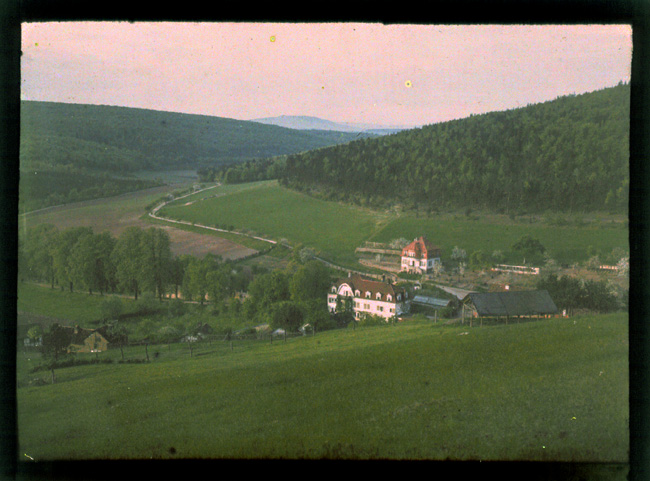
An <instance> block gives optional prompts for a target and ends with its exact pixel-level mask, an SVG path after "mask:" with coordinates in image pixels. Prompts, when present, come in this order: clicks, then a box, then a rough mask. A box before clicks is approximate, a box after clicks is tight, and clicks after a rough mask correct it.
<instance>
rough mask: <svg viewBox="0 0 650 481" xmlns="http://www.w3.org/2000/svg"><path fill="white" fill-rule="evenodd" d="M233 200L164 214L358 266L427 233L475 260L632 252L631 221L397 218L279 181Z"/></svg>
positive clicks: (237, 189) (185, 205) (240, 188)
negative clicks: (367, 249) (496, 255)
mask: <svg viewBox="0 0 650 481" xmlns="http://www.w3.org/2000/svg"><path fill="white" fill-rule="evenodd" d="M223 187H224V188H225V187H229V188H230V189H231V190H230V191H224V193H226V194H227V195H224V196H220V197H212V198H206V199H205V200H203V201H202V202H191V203H190V202H189V201H190V200H191V199H188V201H185V202H178V203H175V204H173V205H169V206H167V207H165V208H164V209H162V210H161V211H160V212H161V213H162V215H164V216H168V217H171V218H174V219H177V220H184V221H189V222H196V223H197V224H204V225H211V226H217V225H221V224H229V225H232V226H234V227H235V228H236V229H248V230H252V231H255V232H256V233H257V234H258V235H261V236H267V237H270V238H272V239H276V240H278V239H281V238H286V239H288V240H289V241H290V242H291V243H292V244H304V245H305V246H309V247H314V248H316V249H318V250H320V251H321V252H322V255H323V256H324V257H326V258H328V259H329V260H332V261H334V262H337V263H341V264H344V265H347V266H350V267H351V266H353V265H356V266H357V267H358V263H357V257H356V256H355V249H356V248H358V247H360V246H363V244H364V242H365V241H375V242H390V241H392V240H394V239H398V238H402V237H403V238H406V239H413V238H415V237H418V236H421V235H425V236H427V238H428V239H429V240H431V241H432V242H433V243H434V244H437V245H439V246H440V247H441V248H442V255H443V257H444V258H447V259H449V257H450V256H451V251H452V250H453V248H454V247H455V246H458V247H460V248H462V249H465V250H466V252H467V255H468V256H469V255H470V254H471V253H472V252H474V251H478V250H482V251H483V252H484V254H486V255H487V256H490V255H491V254H492V252H494V251H495V250H500V251H502V253H503V254H504V255H505V256H506V260H509V261H510V262H518V263H519V262H522V261H523V259H522V258H521V255H520V254H517V253H515V252H513V251H512V245H513V244H514V243H515V242H517V241H518V240H519V239H520V238H521V237H522V236H524V235H530V236H532V237H535V238H538V239H539V240H540V242H541V243H542V244H543V245H544V246H545V247H546V249H547V251H548V253H549V255H550V256H551V257H553V258H554V259H555V260H557V261H558V262H561V263H566V264H572V263H574V262H582V261H585V260H586V259H588V258H589V256H590V254H589V251H590V250H592V251H593V252H601V254H605V255H606V254H609V253H610V252H611V251H612V249H614V248H615V247H619V248H621V249H624V250H629V244H628V229H627V228H626V227H625V225H624V223H623V222H597V221H595V222H593V223H585V225H567V226H553V225H548V224H545V223H542V222H537V223H529V222H520V221H514V220H510V219H508V217H507V216H505V215H502V216H494V215H492V216H488V217H486V219H477V220H471V219H467V218H464V217H462V216H461V217H459V216H454V215H450V214H438V215H433V216H430V217H427V216H420V217H417V216H415V215H414V214H400V215H398V214H395V213H387V212H381V211H376V210H374V211H373V210H370V209H363V208H360V207H355V206H352V205H347V204H342V203H338V202H327V201H324V200H319V199H315V198H313V197H310V196H308V195H305V194H302V193H299V192H296V191H293V190H290V189H286V188H283V187H280V186H278V184H277V183H276V182H274V181H273V182H258V183H252V184H238V185H236V186H223Z"/></svg>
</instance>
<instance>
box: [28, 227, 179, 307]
mask: <svg viewBox="0 0 650 481" xmlns="http://www.w3.org/2000/svg"><path fill="white" fill-rule="evenodd" d="M18 260H19V266H18V269H19V271H18V274H19V277H20V278H24V279H30V280H35V281H41V282H47V283H49V284H50V285H51V287H52V288H54V287H55V286H59V287H60V288H61V289H64V288H66V289H69V290H70V291H71V292H73V291H74V290H75V289H86V290H88V293H89V294H92V293H93V292H99V293H100V294H104V293H105V292H128V293H130V294H132V295H134V296H135V298H136V299H137V297H138V295H139V294H141V293H142V292H143V291H149V292H152V293H154V294H155V295H157V296H158V297H159V298H160V297H162V296H163V295H164V294H165V292H166V291H167V289H168V288H169V286H170V285H172V284H173V283H176V285H178V284H180V279H182V276H181V272H182V267H181V266H180V265H179V262H180V261H179V259H175V258H173V257H172V254H171V250H170V242H169V235H168V234H167V233H166V232H165V231H164V230H162V229H159V228H155V227H151V228H149V229H140V228H138V227H129V228H127V229H126V230H125V231H124V232H123V233H122V234H121V235H120V236H119V237H118V238H117V239H116V238H114V237H113V236H112V235H111V234H110V233H108V232H102V233H100V234H96V233H94V232H93V230H92V228H90V227H74V228H69V229H64V230H58V229H57V228H56V227H54V226H52V225H49V224H42V225H38V226H36V227H34V228H33V229H30V230H29V231H28V232H27V233H26V235H24V236H21V237H20V239H19V255H18Z"/></svg>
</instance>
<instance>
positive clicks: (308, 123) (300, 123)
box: [250, 115, 414, 135]
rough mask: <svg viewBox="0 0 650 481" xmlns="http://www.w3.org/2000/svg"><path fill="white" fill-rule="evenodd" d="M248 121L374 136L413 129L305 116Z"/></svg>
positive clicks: (299, 128)
mask: <svg viewBox="0 0 650 481" xmlns="http://www.w3.org/2000/svg"><path fill="white" fill-rule="evenodd" d="M250 121H251V122H258V123H260V124H266V125H277V126H279V127H286V128H288V129H296V130H333V131H336V132H364V133H370V134H375V135H388V134H393V133H396V132H400V131H402V130H407V129H411V128H414V127H407V126H394V125H393V126H387V125H376V124H359V123H352V122H332V121H331V120H327V119H321V118H318V117H309V116H306V115H280V116H279V117H264V118H261V119H251V120H250Z"/></svg>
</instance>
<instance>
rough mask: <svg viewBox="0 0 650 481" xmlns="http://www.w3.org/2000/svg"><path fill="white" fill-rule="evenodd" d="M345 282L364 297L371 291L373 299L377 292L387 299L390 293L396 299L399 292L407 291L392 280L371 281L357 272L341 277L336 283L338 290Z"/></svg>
mask: <svg viewBox="0 0 650 481" xmlns="http://www.w3.org/2000/svg"><path fill="white" fill-rule="evenodd" d="M343 284H347V285H348V286H350V288H351V289H352V291H353V292H354V291H356V290H358V291H359V292H360V293H361V297H364V295H365V293H366V292H370V294H371V296H372V298H373V299H374V298H375V297H376V295H377V293H380V294H381V297H382V299H385V298H386V295H388V294H390V295H391V296H392V297H393V299H396V297H397V294H403V293H405V292H406V291H405V290H404V289H403V288H402V287H397V286H395V285H394V284H391V283H390V282H381V281H371V280H369V279H364V278H363V277H361V276H359V275H357V274H354V275H352V276H350V277H344V278H343V279H339V280H338V281H337V282H336V284H335V285H336V288H337V290H338V288H339V287H341V286H342V285H343Z"/></svg>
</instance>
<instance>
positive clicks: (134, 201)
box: [19, 186, 256, 259]
mask: <svg viewBox="0 0 650 481" xmlns="http://www.w3.org/2000/svg"><path fill="white" fill-rule="evenodd" d="M173 190H175V187H174V186H166V187H155V188H153V189H147V190H143V191H139V192H132V193H129V194H124V195H120V196H116V197H111V198H106V199H94V200H88V201H83V202H75V203H73V204H67V205H63V206H57V207H52V208H49V209H45V210H42V211H39V212H34V213H32V214H28V215H26V216H21V217H20V220H19V225H20V229H21V232H24V229H25V228H27V227H30V226H34V225H37V224H45V223H47V224H53V225H55V226H56V227H57V228H59V229H66V228H70V227H92V229H93V230H94V231H95V232H98V233H99V232H104V231H107V232H110V233H111V234H112V235H113V236H115V237H117V236H119V235H120V234H121V233H122V232H124V231H125V230H126V229H127V228H128V227H132V226H135V227H142V228H147V227H151V224H149V223H147V222H145V221H144V220H142V216H143V214H145V213H146V212H145V209H144V208H145V206H147V205H149V204H150V203H151V202H153V201H155V200H156V199H160V198H161V197H162V196H164V195H165V194H167V193H170V192H172V191H173ZM160 227H161V228H162V229H164V230H165V231H166V232H167V233H168V234H169V238H170V241H171V249H172V252H173V253H174V254H175V255H181V254H190V255H194V256H204V255H205V254H208V253H212V254H216V255H220V256H222V257H223V258H224V259H238V258H241V257H245V256H248V255H251V254H254V253H255V252H256V251H255V250H254V249H251V248H248V247H245V246H242V245H240V244H237V243H235V242H233V241H231V240H228V239H223V238H221V237H217V236H215V235H212V234H200V233H197V232H188V231H185V230H182V229H178V228H175V227H173V226H168V225H164V226H160Z"/></svg>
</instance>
